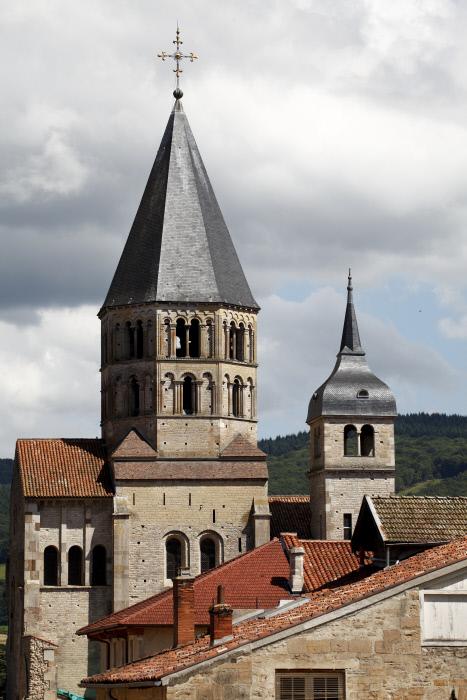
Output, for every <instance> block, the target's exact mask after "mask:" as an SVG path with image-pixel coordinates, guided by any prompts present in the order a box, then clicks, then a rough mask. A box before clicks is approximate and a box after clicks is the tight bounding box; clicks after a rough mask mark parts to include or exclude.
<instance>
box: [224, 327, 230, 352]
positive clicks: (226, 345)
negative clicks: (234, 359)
mask: <svg viewBox="0 0 467 700" xmlns="http://www.w3.org/2000/svg"><path fill="white" fill-rule="evenodd" d="M224 358H225V359H226V360H228V359H229V328H228V326H227V324H225V325H224Z"/></svg>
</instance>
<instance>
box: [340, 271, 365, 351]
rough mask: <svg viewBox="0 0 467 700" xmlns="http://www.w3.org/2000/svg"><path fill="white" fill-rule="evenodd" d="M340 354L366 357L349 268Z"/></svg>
mask: <svg viewBox="0 0 467 700" xmlns="http://www.w3.org/2000/svg"><path fill="white" fill-rule="evenodd" d="M339 354H342V355H364V354H365V351H364V350H363V348H362V345H361V342H360V334H359V332H358V324H357V316H356V314H355V307H354V305H353V286H352V271H351V270H350V268H349V277H348V284H347V307H346V310H345V319H344V328H343V329H342V339H341V346H340V348H339Z"/></svg>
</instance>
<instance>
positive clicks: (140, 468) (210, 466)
mask: <svg viewBox="0 0 467 700" xmlns="http://www.w3.org/2000/svg"><path fill="white" fill-rule="evenodd" d="M114 473H115V479H116V480H117V481H123V480H125V479H127V480H130V481H134V480H135V479H137V480H147V481H153V480H155V479H156V480H171V479H174V480H178V479H184V480H191V481H201V480H207V479H209V480H210V481H212V480H213V479H219V480H221V481H225V480H229V479H259V480H261V481H263V480H266V479H267V478H268V468H267V465H266V462H264V461H263V462H260V461H255V462H254V461H252V460H248V461H247V460H245V461H240V460H238V461H233V462H227V461H224V460H222V461H219V460H214V459H213V460H199V461H192V462H190V461H188V460H187V461H186V462H185V461H181V460H176V459H173V460H151V461H139V462H130V461H128V462H120V461H118V460H116V461H115V462H114Z"/></svg>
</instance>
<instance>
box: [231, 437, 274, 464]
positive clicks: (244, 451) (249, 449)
mask: <svg viewBox="0 0 467 700" xmlns="http://www.w3.org/2000/svg"><path fill="white" fill-rule="evenodd" d="M266 456H267V455H266V452H263V450H260V449H259V447H258V446H257V445H253V443H252V442H250V441H249V440H247V439H246V438H245V437H243V435H240V433H239V434H238V435H236V436H235V437H234V439H233V440H232V441H231V442H229V444H228V445H227V447H224V449H223V450H222V452H221V457H223V458H225V459H233V458H235V457H240V458H244V457H254V458H255V459H266Z"/></svg>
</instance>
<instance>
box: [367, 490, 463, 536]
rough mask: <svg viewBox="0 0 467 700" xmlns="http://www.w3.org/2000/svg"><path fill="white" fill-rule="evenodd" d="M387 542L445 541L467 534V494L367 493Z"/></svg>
mask: <svg viewBox="0 0 467 700" xmlns="http://www.w3.org/2000/svg"><path fill="white" fill-rule="evenodd" d="M367 499H368V502H369V503H370V504H372V506H373V508H374V510H375V511H376V514H377V516H378V518H379V521H380V523H381V526H380V529H381V534H382V535H383V539H384V541H385V542H411V543H441V542H449V540H453V539H455V538H456V537H461V536H463V535H466V534H467V497H465V496H446V497H443V496H386V497H384V496H373V497H371V498H370V497H367Z"/></svg>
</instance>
